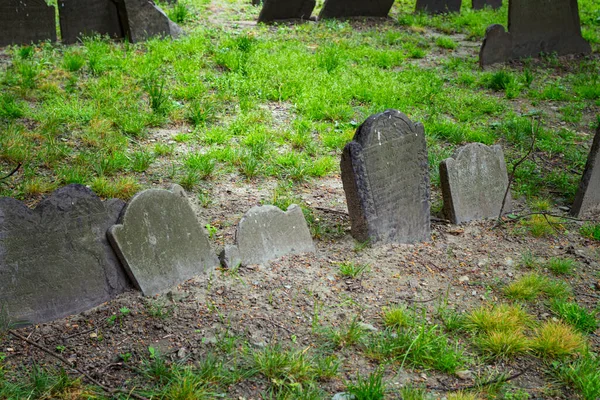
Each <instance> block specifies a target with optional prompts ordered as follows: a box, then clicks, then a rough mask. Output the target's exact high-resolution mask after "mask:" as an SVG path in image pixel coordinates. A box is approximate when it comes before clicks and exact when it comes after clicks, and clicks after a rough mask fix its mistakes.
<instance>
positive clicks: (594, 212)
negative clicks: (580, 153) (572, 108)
mask: <svg viewBox="0 0 600 400" xmlns="http://www.w3.org/2000/svg"><path fill="white" fill-rule="evenodd" d="M571 214H572V215H573V216H575V217H586V216H598V215H599V214H600V127H598V130H597V131H596V135H595V136H594V142H593V143H592V148H591V149H590V154H589V156H588V159H587V163H586V164H585V169H584V170H583V176H582V178H581V182H580V183H579V189H578V190H577V194H576V195H575V202H574V203H573V207H572V208H571Z"/></svg>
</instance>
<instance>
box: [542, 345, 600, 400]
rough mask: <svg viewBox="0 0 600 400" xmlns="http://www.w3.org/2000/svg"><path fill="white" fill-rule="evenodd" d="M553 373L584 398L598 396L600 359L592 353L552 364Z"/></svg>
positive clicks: (599, 391)
mask: <svg viewBox="0 0 600 400" xmlns="http://www.w3.org/2000/svg"><path fill="white" fill-rule="evenodd" d="M553 373H554V375H555V376H556V377H557V379H558V380H560V381H561V382H563V383H564V384H565V385H567V386H569V387H571V388H573V389H575V391H576V392H577V393H578V394H579V395H580V396H581V398H583V399H585V400H596V399H598V397H600V359H599V358H598V356H596V355H594V354H592V353H586V354H585V355H584V356H583V357H581V358H579V359H576V360H574V361H567V362H563V363H560V364H554V370H553Z"/></svg>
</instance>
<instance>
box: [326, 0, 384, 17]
mask: <svg viewBox="0 0 600 400" xmlns="http://www.w3.org/2000/svg"><path fill="white" fill-rule="evenodd" d="M393 4H394V0H325V4H323V9H322V10H321V13H320V14H319V18H345V17H381V18H383V17H387V16H388V14H389V12H390V9H391V8H392V5H393Z"/></svg>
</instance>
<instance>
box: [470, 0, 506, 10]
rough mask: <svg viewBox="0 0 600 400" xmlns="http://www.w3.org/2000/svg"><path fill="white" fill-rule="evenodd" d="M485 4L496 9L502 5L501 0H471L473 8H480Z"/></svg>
mask: <svg viewBox="0 0 600 400" xmlns="http://www.w3.org/2000/svg"><path fill="white" fill-rule="evenodd" d="M486 6H487V7H490V8H492V9H493V10H497V9H499V8H500V7H502V0H473V2H472V7H473V10H481V9H483V8H485V7H486Z"/></svg>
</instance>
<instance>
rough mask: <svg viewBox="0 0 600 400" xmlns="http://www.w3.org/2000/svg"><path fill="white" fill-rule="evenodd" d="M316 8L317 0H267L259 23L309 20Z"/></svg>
mask: <svg viewBox="0 0 600 400" xmlns="http://www.w3.org/2000/svg"><path fill="white" fill-rule="evenodd" d="M314 8H315V0H265V1H264V2H263V7H262V9H261V10H260V14H259V15H258V22H266V23H268V22H273V21H280V20H286V19H309V18H310V16H311V14H312V11H313V9H314Z"/></svg>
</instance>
